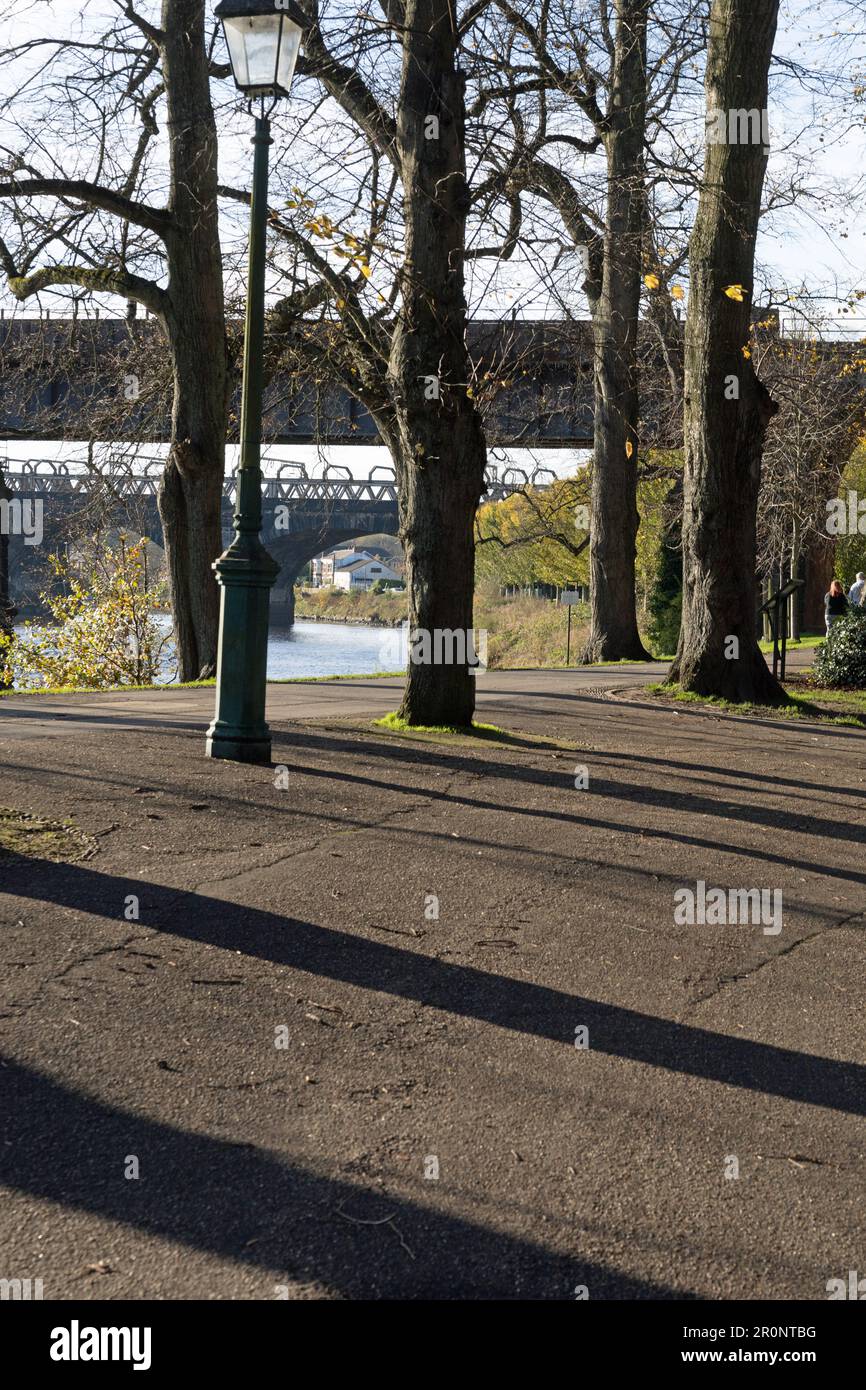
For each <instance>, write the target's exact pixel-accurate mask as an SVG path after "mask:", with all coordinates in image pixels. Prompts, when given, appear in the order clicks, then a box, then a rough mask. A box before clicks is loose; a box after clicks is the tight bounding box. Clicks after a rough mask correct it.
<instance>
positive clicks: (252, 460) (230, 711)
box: [207, 0, 301, 763]
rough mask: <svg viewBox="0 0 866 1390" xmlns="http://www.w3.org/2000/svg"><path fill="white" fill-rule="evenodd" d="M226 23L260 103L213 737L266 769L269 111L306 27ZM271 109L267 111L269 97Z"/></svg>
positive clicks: (246, 8)
mask: <svg viewBox="0 0 866 1390" xmlns="http://www.w3.org/2000/svg"><path fill="white" fill-rule="evenodd" d="M215 14H216V16H217V18H218V19H221V20H222V23H223V29H224V32H225V37H226V43H227V45H228V50H229V60H230V62H231V66H232V74H233V76H234V80H235V84H236V86H237V87H238V88H239V89H240V90H241V91H242V92H243V93H244V95H245V96H247V97H248V98H249V101H250V110H252V102H253V100H254V99H255V98H259V99H260V103H261V104H260V107H259V114H258V115H257V117H256V130H255V135H254V136H253V141H252V143H253V147H254V150H255V156H254V162H253V192H252V206H251V210H250V260H249V277H248V285H247V313H246V328H245V331H244V375H243V390H242V396H241V451H240V462H239V464H238V470H237V495H236V499H235V512H234V516H233V517H232V522H233V525H234V532H235V534H234V539H233V540H232V543H231V545H230V546H229V548H228V550H226V551H225V553H224V554H223V555H221V556H220V558H219V559H218V560H217V561H216V563H215V564H214V570H215V571H216V576H217V583H218V584H219V586H220V627H219V649H218V653H217V688H216V712H215V714H214V719H213V723H212V724H211V726H210V728H209V729H208V731H207V753H208V757H211V758H231V759H233V760H234V761H236V762H246V763H269V762H270V760H271V735H270V730H269V729H268V726H267V723H266V722H265V694H266V690H267V657H268V614H269V609H270V591H271V588H272V586H273V583H274V580H275V579H276V577H277V574H278V573H279V566H278V565H277V564H276V562H275V561H274V560H273V558H272V557H271V556H270V555H269V554H268V552H267V550H266V549H265V547H264V546H263V545H262V541H261V529H262V469H261V444H262V391H263V384H264V382H263V376H264V367H263V356H264V332H265V239H266V232H267V217H268V147H269V146H270V144H271V124H270V119H269V117H270V112H271V111H272V110H273V108H274V105H275V104H276V102H277V100H278V99H279V97H281V96H288V92H289V87H290V86H291V82H292V75H293V73H294V70H295V63H296V61H297V57H298V49H299V48H300V44H301V30H300V29H299V27H298V25H297V24H295V23H293V22H292V20H290V19H289V18H288V17H287V15H285V14H284V13H283V12H282V11H281V9H280V7H279V0H271V3H270V4H269V3H268V0H222V3H221V4H219V5H217V7H216V10H215ZM269 98H270V99H271V104H270V106H269V107H268V109H267V110H266V109H265V108H266V105H267V102H268V99H269Z"/></svg>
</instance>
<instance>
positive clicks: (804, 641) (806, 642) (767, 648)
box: [758, 632, 827, 655]
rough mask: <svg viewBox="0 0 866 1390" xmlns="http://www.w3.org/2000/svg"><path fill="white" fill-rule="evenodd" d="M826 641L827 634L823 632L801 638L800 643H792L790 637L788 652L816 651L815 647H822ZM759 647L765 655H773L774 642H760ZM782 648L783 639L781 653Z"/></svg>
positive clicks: (808, 634) (812, 633) (811, 633)
mask: <svg viewBox="0 0 866 1390" xmlns="http://www.w3.org/2000/svg"><path fill="white" fill-rule="evenodd" d="M826 640H827V638H826V636H825V634H824V633H823V632H820V633H818V632H810V633H807V634H806V635H805V636H804V637H801V638H800V639H799V640H798V641H796V642H792V641H791V639H790V637H789V638H788V643H787V646H788V651H795V652H796V651H806V650H809V651H814V649H815V647H820V645H821V643H822V642H826ZM758 646H759V647H760V649H761V651H762V652H765V653H767V654H768V655H772V652H773V643H772V641H770V642H759V643H758ZM781 648H782V642H781V639H780V640H779V650H780V651H781Z"/></svg>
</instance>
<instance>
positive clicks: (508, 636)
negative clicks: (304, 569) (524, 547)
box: [295, 585, 589, 669]
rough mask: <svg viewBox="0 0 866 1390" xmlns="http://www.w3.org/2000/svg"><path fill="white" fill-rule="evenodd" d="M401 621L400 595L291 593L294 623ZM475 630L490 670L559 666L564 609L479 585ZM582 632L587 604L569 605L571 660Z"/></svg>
mask: <svg viewBox="0 0 866 1390" xmlns="http://www.w3.org/2000/svg"><path fill="white" fill-rule="evenodd" d="M405 620H406V594H405V591H401V592H396V593H395V592H393V591H390V592H388V591H386V592H385V593H382V594H373V593H363V592H359V591H354V592H352V591H349V590H346V589H296V590H295V621H296V622H297V623H308V622H315V623H323V624H324V623H328V624H334V625H343V626H349V625H351V626H353V627H363V626H366V627H381V628H399V627H400V625H401V624H402V623H403V622H405ZM475 627H476V630H480V631H484V632H486V633H487V664H488V666H490V667H491V668H493V669H496V668H501V667H504V666H509V667H525V666H541V667H557V666H564V665H565V662H566V655H567V648H568V609H567V608H566V607H565V606H557V605H556V604H555V603H553V602H552V601H551V600H550V599H541V598H500V596H499V593H498V591H497V590H496V589H495V588H491V586H490V585H480V586H479V588H478V590H477V591H476V594H475ZM588 628H589V611H588V608H587V606H586V605H585V604H578V605H575V606H574V607H573V608H572V613H571V659H572V660H574V659H575V656H576V654H577V653H578V652H579V651H580V648H581V646H582V644H583V642H584V641H585V639H586V635H587V632H588ZM358 669H360V668H358Z"/></svg>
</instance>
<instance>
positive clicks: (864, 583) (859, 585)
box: [848, 570, 866, 608]
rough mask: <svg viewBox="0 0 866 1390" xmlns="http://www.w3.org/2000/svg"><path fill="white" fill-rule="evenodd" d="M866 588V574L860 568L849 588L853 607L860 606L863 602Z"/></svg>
mask: <svg viewBox="0 0 866 1390" xmlns="http://www.w3.org/2000/svg"><path fill="white" fill-rule="evenodd" d="M864 590H866V574H864V573H863V571H862V570H858V571H857V578H856V579H855V580H854V583H853V584H852V585H851V588H850V589H849V590H848V603H849V604H850V606H851V607H852V608H859V606H860V604H861V603H862V602H863V591H864Z"/></svg>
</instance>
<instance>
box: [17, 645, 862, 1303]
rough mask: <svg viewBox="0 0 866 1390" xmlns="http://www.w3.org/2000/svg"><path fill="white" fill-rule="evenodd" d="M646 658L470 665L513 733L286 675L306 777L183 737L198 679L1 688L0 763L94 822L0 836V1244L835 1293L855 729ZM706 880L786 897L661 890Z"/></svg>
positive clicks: (30, 802) (843, 1236) (218, 1279)
mask: <svg viewBox="0 0 866 1390" xmlns="http://www.w3.org/2000/svg"><path fill="white" fill-rule="evenodd" d="M657 670H658V668H654V669H653V670H652V675H654V676H656V678H657V675H656V672H657ZM649 674H650V672H649V671H648V670H647V669H646V668H622V667H616V668H605V669H603V670H601V669H596V670H595V671H583V672H580V673H574V672H570V673H550V672H500V673H491V674H489V675H488V676H486V677H483V678H482V679H480V680H479V692H478V693H479V718H481V719H483V720H485V721H487V722H492V723H496V724H500V725H502V726H505V727H507V728H509V729H511V730H513V731H516V732H517V737H516V738H515V740H514V741H513V742H512V743H509V744H507V745H504V746H503V745H500V744H496V743H487V742H480V741H479V742H476V741H472V742H463V741H455V742H450V743H446V744H443V743H437V742H435V741H429V740H428V741H425V740H408V739H402V738H398V737H395V736H391V735H387V734H384V733H378V732H371V730H370V728H369V723H368V721H369V718H370V716H371V715H374V714H378V713H381V712H383V711H385V710H387V709H392V708H394V706H395V704H396V702H397V701H396V691H397V689H398V687H399V682H396V681H373V680H358V681H351V682H334V683H331V684H319V685H315V686H313V685H295V686H272V687H271V689H270V710H269V714H270V718H271V722H272V725H273V728H274V734H275V740H274V761H275V763H276V764H281V765H284V766H285V767H287V768H288V776H287V779H283V778H276V779H275V775H274V772H273V770H269V769H263V768H250V767H243V766H239V765H234V764H228V763H214V762H209V761H207V760H206V759H204V757H203V756H202V753H203V726H204V724H206V723H207V720H208V719H209V718H210V714H211V710H212V704H213V692H212V691H211V690H204V691H187V692H175V693H168V694H164V695H158V696H157V695H152V694H147V693H144V694H140V695H136V694H130V695H126V696H116V695H115V696H78V697H71V698H68V699H65V700H60V699H47V698H15V699H7V700H2V701H0V763H2V776H3V785H2V794H0V803H2V804H3V805H5V806H9V807H14V808H17V809H19V810H22V811H26V812H29V813H32V814H36V815H39V816H43V817H48V818H52V819H63V818H67V817H70V818H74V821H75V824H76V826H77V827H78V828H79V829H80V831H81V834H82V840H81V849H82V856H83V857H81V858H80V859H79V860H78V861H77V862H75V863H67V864H53V863H49V862H47V861H46V860H40V861H34V860H32V859H27V860H25V859H17V860H12V861H10V860H9V858H8V856H7V857H6V858H3V857H0V890H2V892H0V925H2V932H0V941H2V967H0V979H2V995H3V999H2V1002H0V1030H2V1046H3V1052H4V1056H5V1061H4V1065H3V1066H2V1067H0V1091H2V1095H0V1114H2V1128H3V1134H2V1144H0V1180H2V1182H3V1183H4V1184H5V1187H6V1189H7V1190H6V1192H5V1193H4V1197H3V1201H2V1203H0V1250H2V1259H0V1265H2V1267H0V1277H5V1278H13V1277H19V1278H27V1277H31V1278H34V1277H41V1278H42V1279H43V1281H44V1289H45V1296H46V1298H81V1297H84V1298H106V1297H107V1298H118V1299H122V1298H132V1297H145V1298H214V1299H221V1298H265V1299H269V1298H273V1297H277V1296H279V1295H280V1294H282V1293H284V1292H286V1291H287V1292H288V1293H289V1296H291V1297H293V1298H321V1297H327V1298H334V1297H337V1298H339V1297H345V1298H358V1297H397V1298H414V1297H422V1296H430V1297H445V1298H447V1297H453V1296H459V1297H474V1298H478V1297H481V1298H483V1297H493V1296H497V1297H505V1298H544V1299H570V1298H573V1297H574V1290H575V1288H578V1287H580V1286H586V1288H587V1289H588V1292H589V1296H590V1297H591V1298H602V1299H603V1298H617V1299H626V1298H635V1297H638V1298H695V1297H697V1298H722V1299H733V1298H747V1297H757V1298H765V1299H778V1298H783V1297H789V1298H795V1299H822V1298H825V1297H826V1293H825V1286H826V1282H827V1280H828V1279H831V1278H835V1277H837V1276H844V1275H845V1274H846V1272H847V1271H848V1270H849V1269H853V1268H862V1265H863V1257H864V1256H863V1241H862V1230H863V1227H862V1211H863V1199H864V1177H863V1174H864V1137H863V1136H864V1126H863V1115H864V1112H866V1065H864V1056H866V1046H864V1045H866V1024H864V1010H863V978H864V969H863V968H864V955H866V952H864V924H866V893H864V885H866V860H864V854H863V845H864V840H866V816H864V805H866V743H864V736H863V734H862V733H860V732H859V731H857V730H854V729H841V728H840V729H837V728H828V727H826V726H821V725H816V724H810V723H805V722H802V723H800V722H798V723H796V724H792V723H790V722H788V721H785V720H783V719H779V718H774V717H772V716H768V717H767V718H765V719H759V720H753V721H747V720H740V719H729V718H723V717H720V716H717V715H715V714H712V713H707V712H705V711H701V710H694V709H692V708H690V707H683V708H682V709H670V708H665V707H659V706H658V705H656V704H653V703H652V702H651V701H649V700H648V699H647V698H645V697H644V696H643V695H642V694H641V690H640V685H641V683H642V682H643V681H645V680H646V678H647V676H648V675H649ZM521 735H526V737H521ZM578 767H586V769H587V770H588V774H589V787H588V788H587V789H585V790H579V789H576V788H575V785H574V783H575V770H576V768H578ZM275 780H276V781H278V782H283V781H287V785H286V786H283V785H275ZM699 880H704V881H705V882H706V883H707V885H709V886H716V885H718V886H722V887H724V888H730V887H742V888H753V887H754V888H768V889H778V890H780V891H781V892H782V895H783V904H784V907H783V926H782V930H781V932H780V933H779V934H778V935H769V934H764V932H763V930H762V928H761V926H760V925H758V926H751V925H742V926H737V925H730V926H724V925H692V926H689V925H677V924H676V923H675V921H674V893H675V892H676V891H677V890H678V889H679V888H681V887H684V886H689V885H691V887H692V888H694V887H695V885H696V883H697V882H698V881H699ZM135 899H137V900H138V901H137V904H136V902H135V901H134V900H135ZM136 910H137V913H138V916H137V917H136V916H135V912H136ZM437 911H438V916H437ZM581 1029H586V1030H588V1043H589V1046H588V1048H583V1047H579V1046H575V1040H576V1038H577V1041H578V1042H580V1041H582V1040H583V1036H584V1035H583V1034H582V1033H580V1032H578V1031H577V1030H581ZM276 1044H279V1045H276ZM283 1044H285V1045H283ZM734 1160H736V1163H735V1162H734ZM737 1167H738V1171H739V1177H737V1178H734V1177H726V1172H727V1173H733V1172H734V1171H735V1170H736V1169H737ZM136 1169H137V1171H138V1177H137V1178H136V1177H131V1176H127V1174H128V1173H133V1172H134V1171H136Z"/></svg>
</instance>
